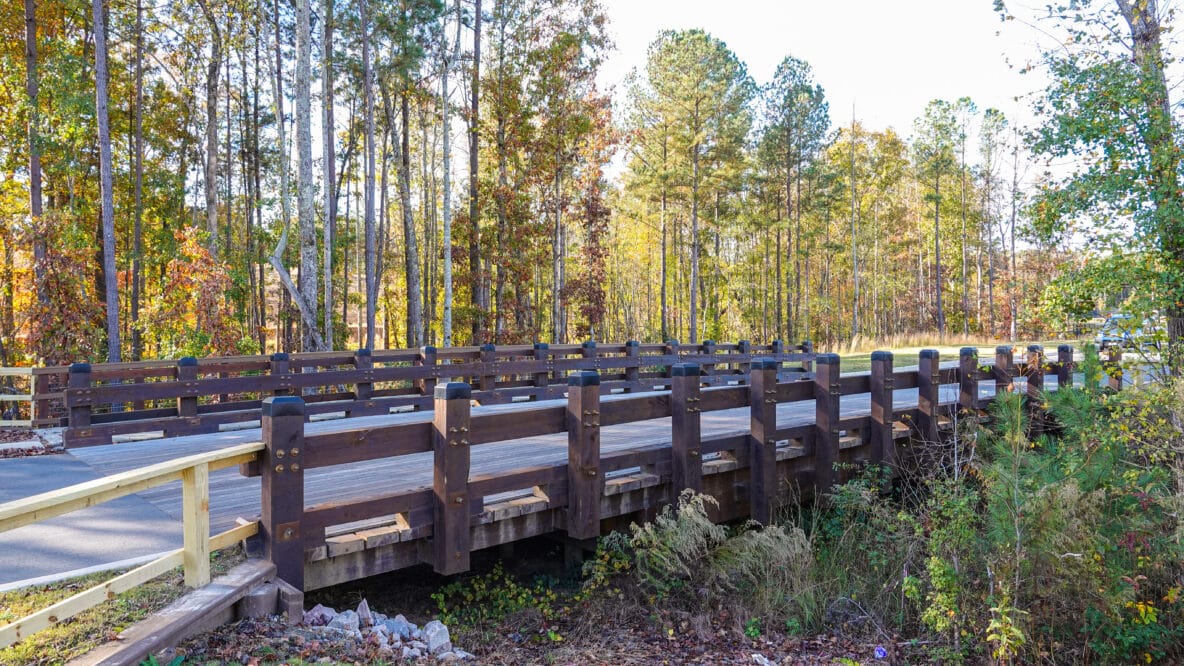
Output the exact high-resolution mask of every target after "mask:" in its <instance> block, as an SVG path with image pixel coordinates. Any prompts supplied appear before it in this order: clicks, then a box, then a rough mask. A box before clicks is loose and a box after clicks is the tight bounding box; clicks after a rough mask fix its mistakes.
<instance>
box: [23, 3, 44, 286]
mask: <svg viewBox="0 0 1184 666" xmlns="http://www.w3.org/2000/svg"><path fill="white" fill-rule="evenodd" d="M37 84H38V81H37V12H36V0H25V97H26V99H27V100H28V104H29V116H28V123H29V127H28V135H29V217H30V218H31V219H32V222H33V223H34V225H35V228H36V224H37V223H38V222H40V220H41V215H42V207H41V205H42V204H41V140H40V138H39V137H38V131H39V130H38V125H39V123H40V121H39V118H40V113H39V110H38V108H37ZM44 261H45V241H44V240H42V238H41V234H34V237H33V283H34V286H35V288H36V290H37V300H38V301H39V302H40V303H42V304H44V303H45V302H46V301H47V300H48V297H47V296H46V294H45V266H44Z"/></svg>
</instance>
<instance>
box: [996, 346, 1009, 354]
mask: <svg viewBox="0 0 1184 666" xmlns="http://www.w3.org/2000/svg"><path fill="white" fill-rule="evenodd" d="M995 353H996V354H1010V353H1011V345H999V346H998V347H996V348H995Z"/></svg>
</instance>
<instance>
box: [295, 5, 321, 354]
mask: <svg viewBox="0 0 1184 666" xmlns="http://www.w3.org/2000/svg"><path fill="white" fill-rule="evenodd" d="M309 3H310V0H298V2H297V5H296V157H297V166H296V169H297V190H296V202H297V204H296V214H297V217H298V218H299V225H300V296H301V299H300V300H301V301H303V302H302V303H301V312H302V313H303V314H304V326H303V327H302V329H303V331H302V334H301V345H302V347H303V349H304V350H305V351H316V350H320V349H322V348H323V346H324V344H323V342H321V340H322V338H321V336H320V331H319V330H318V329H319V328H320V325H319V322H318V320H317V316H316V311H317V290H318V287H319V284H318V283H319V280H318V276H317V268H318V263H319V262H318V261H317V259H318V257H317V234H316V221H315V220H314V219H313V184H312V102H311V95H312V81H311V69H312V45H311V37H312V35H311V30H312V27H311V23H312V20H311V14H312V8H311V6H310V4H309Z"/></svg>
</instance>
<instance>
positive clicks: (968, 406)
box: [958, 347, 978, 416]
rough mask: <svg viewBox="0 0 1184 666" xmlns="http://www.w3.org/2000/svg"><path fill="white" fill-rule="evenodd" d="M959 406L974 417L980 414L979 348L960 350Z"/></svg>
mask: <svg viewBox="0 0 1184 666" xmlns="http://www.w3.org/2000/svg"><path fill="white" fill-rule="evenodd" d="M958 406H959V407H960V408H962V411H963V412H964V413H965V414H967V415H971V416H973V415H974V414H975V413H976V412H978V348H977V347H963V348H962V349H960V350H958Z"/></svg>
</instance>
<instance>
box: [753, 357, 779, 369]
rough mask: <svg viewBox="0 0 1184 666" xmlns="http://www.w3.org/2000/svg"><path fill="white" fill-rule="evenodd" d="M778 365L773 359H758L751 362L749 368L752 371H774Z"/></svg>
mask: <svg viewBox="0 0 1184 666" xmlns="http://www.w3.org/2000/svg"><path fill="white" fill-rule="evenodd" d="M778 365H780V363H778V362H777V361H775V360H774V359H771V358H758V359H755V360H753V362H752V364H751V365H750V366H749V367H751V368H752V369H753V370H776V369H777V366H778Z"/></svg>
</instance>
